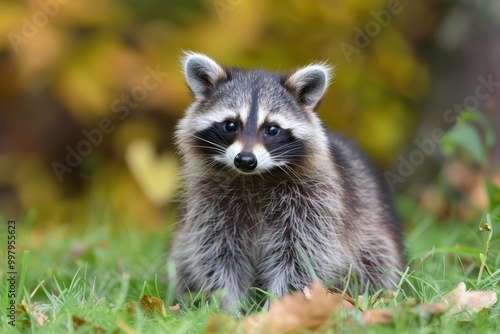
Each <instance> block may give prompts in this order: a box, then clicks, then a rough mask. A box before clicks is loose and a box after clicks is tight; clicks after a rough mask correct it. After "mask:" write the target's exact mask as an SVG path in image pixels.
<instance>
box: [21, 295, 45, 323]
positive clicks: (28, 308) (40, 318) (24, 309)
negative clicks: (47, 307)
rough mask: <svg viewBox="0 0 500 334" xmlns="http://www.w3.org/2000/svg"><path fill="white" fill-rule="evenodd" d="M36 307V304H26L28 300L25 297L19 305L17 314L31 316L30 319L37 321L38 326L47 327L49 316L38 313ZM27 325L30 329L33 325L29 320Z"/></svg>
mask: <svg viewBox="0 0 500 334" xmlns="http://www.w3.org/2000/svg"><path fill="white" fill-rule="evenodd" d="M36 306H37V304H36V303H33V304H31V305H28V303H27V302H26V299H25V298H24V297H23V300H22V301H21V304H18V305H17V309H16V313H17V314H18V315H22V314H24V313H26V314H27V315H28V316H29V318H28V319H35V321H36V322H37V324H39V325H40V326H43V325H45V323H46V322H48V320H49V319H48V318H47V316H46V315H45V314H43V313H42V312H40V311H38V310H37V307H36ZM26 324H27V325H28V327H30V326H31V323H29V320H28V323H26Z"/></svg>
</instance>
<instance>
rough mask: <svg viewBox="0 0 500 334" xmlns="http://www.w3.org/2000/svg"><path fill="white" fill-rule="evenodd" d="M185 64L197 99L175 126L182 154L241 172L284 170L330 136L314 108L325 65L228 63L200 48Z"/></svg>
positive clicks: (323, 83)
mask: <svg viewBox="0 0 500 334" xmlns="http://www.w3.org/2000/svg"><path fill="white" fill-rule="evenodd" d="M183 65H184V73H185V76H186V80H187V83H188V85H189V87H190V89H191V91H192V92H193V95H194V97H195V98H196V101H195V102H194V103H193V104H192V105H191V107H190V108H189V109H188V110H187V112H186V115H185V117H184V118H183V119H182V120H181V122H180V123H179V125H178V127H177V131H176V136H177V143H178V145H179V147H180V149H181V153H183V158H184V159H185V160H186V159H196V160H199V162H201V163H204V164H205V166H206V167H208V168H216V169H219V170H224V169H231V170H235V171H238V172H239V173H241V174H253V173H263V172H267V171H272V170H275V169H282V170H284V171H286V170H287V169H289V168H293V167H294V166H297V165H300V164H301V162H302V160H303V159H304V157H306V156H307V155H308V153H309V151H310V150H314V146H315V145H317V144H318V141H322V142H323V141H325V140H326V139H325V136H324V133H323V128H322V126H321V123H320V121H319V118H318V117H317V115H316V113H315V112H314V109H315V108H316V106H317V105H318V103H319V101H320V100H321V98H322V96H323V94H324V91H325V89H326V87H327V85H328V81H329V77H330V68H329V67H328V66H326V65H323V64H316V65H310V66H308V67H305V68H302V69H299V70H297V71H295V72H292V73H290V74H286V75H283V74H278V73H270V72H264V71H260V70H258V71H246V70H242V69H236V68H233V69H227V68H224V67H222V66H220V65H219V64H217V63H216V62H215V61H213V60H212V59H210V58H208V57H206V56H204V55H201V54H195V53H188V54H186V56H185V58H184V59H183ZM188 162H189V161H188Z"/></svg>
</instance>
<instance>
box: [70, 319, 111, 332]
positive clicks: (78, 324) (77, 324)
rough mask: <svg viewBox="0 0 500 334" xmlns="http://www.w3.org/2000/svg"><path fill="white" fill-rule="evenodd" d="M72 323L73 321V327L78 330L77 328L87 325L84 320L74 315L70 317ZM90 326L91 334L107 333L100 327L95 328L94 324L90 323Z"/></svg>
mask: <svg viewBox="0 0 500 334" xmlns="http://www.w3.org/2000/svg"><path fill="white" fill-rule="evenodd" d="M71 319H72V321H73V325H74V326H73V327H74V328H75V329H79V327H82V326H83V325H85V324H87V323H88V322H87V321H86V320H85V319H82V318H80V317H79V316H76V315H73V316H72V317H71ZM90 325H91V326H92V332H91V333H93V334H101V333H107V332H108V331H107V330H105V329H104V328H102V327H99V326H95V325H94V324H92V323H90Z"/></svg>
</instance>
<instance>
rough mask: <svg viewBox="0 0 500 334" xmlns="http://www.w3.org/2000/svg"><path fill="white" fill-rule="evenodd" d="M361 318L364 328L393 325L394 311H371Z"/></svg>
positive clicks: (365, 312)
mask: <svg viewBox="0 0 500 334" xmlns="http://www.w3.org/2000/svg"><path fill="white" fill-rule="evenodd" d="M361 318H362V321H363V325H364V326H373V325H384V324H391V323H393V322H394V310H390V309H381V308H375V309H369V310H366V311H364V312H363V315H362V317H361Z"/></svg>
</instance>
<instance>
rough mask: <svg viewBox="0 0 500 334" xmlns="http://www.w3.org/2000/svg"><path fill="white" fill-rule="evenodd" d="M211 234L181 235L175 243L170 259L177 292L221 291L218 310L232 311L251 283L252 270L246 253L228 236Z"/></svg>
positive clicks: (221, 233)
mask: <svg viewBox="0 0 500 334" xmlns="http://www.w3.org/2000/svg"><path fill="white" fill-rule="evenodd" d="M183 232H184V231H183ZM212 232H213V233H210V232H207V233H203V234H200V233H196V232H194V231H190V232H188V231H185V233H184V234H179V235H178V237H177V240H175V243H174V247H173V256H172V257H173V259H174V262H175V265H176V269H177V274H178V292H183V291H185V290H186V288H188V289H189V290H191V291H200V290H202V291H204V292H207V293H209V294H212V293H213V292H216V291H222V292H223V295H222V297H221V301H220V302H221V308H222V309H224V310H226V311H236V310H237V306H238V302H239V301H240V300H241V299H242V298H243V297H244V294H245V292H246V290H247V288H248V286H249V285H250V283H251V280H252V277H253V270H252V268H251V265H250V261H249V260H248V256H247V254H246V252H244V251H243V250H242V249H241V247H238V243H237V242H236V240H234V239H233V237H232V236H231V235H227V234H225V233H223V232H220V231H212Z"/></svg>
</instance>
